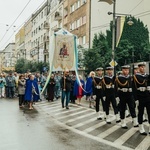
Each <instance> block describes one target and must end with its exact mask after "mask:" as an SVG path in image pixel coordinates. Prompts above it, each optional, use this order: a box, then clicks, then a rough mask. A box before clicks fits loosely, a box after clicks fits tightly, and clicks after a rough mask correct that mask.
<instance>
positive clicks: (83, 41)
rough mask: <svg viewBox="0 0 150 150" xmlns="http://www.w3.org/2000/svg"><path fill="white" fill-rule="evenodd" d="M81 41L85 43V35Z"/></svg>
mask: <svg viewBox="0 0 150 150" xmlns="http://www.w3.org/2000/svg"><path fill="white" fill-rule="evenodd" d="M82 43H83V44H85V43H86V36H83V37H82Z"/></svg>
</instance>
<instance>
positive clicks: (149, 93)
mask: <svg viewBox="0 0 150 150" xmlns="http://www.w3.org/2000/svg"><path fill="white" fill-rule="evenodd" d="M149 81H150V80H149V76H148V75H147V74H141V73H137V74H136V75H134V76H133V88H134V97H135V98H136V100H140V101H143V102H146V101H150V90H149V87H150V84H149Z"/></svg>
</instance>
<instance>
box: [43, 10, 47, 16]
mask: <svg viewBox="0 0 150 150" xmlns="http://www.w3.org/2000/svg"><path fill="white" fill-rule="evenodd" d="M46 15H47V8H45V9H44V16H46Z"/></svg>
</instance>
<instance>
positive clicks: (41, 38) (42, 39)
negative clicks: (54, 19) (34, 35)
mask: <svg viewBox="0 0 150 150" xmlns="http://www.w3.org/2000/svg"><path fill="white" fill-rule="evenodd" d="M42 42H43V35H41V43H42Z"/></svg>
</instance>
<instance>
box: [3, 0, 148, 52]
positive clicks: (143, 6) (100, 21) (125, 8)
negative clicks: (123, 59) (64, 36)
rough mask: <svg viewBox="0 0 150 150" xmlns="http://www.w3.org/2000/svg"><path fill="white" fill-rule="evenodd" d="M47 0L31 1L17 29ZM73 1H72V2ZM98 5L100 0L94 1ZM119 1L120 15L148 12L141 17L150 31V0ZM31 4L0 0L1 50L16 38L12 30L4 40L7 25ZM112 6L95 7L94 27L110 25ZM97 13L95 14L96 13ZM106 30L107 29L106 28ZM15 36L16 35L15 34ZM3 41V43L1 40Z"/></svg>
mask: <svg viewBox="0 0 150 150" xmlns="http://www.w3.org/2000/svg"><path fill="white" fill-rule="evenodd" d="M44 1H46V0H31V2H30V3H29V5H28V6H27V8H26V9H25V10H24V12H23V13H22V14H21V16H20V17H19V18H18V19H17V21H16V22H15V23H14V25H15V26H16V29H17V28H18V27H19V26H20V25H21V24H23V23H24V22H25V21H26V20H27V18H29V17H30V15H31V14H32V13H33V12H34V11H35V10H36V9H37V8H38V7H39V6H40V5H41V4H42V3H43V2H44ZM70 1H71V0H70ZM92 1H94V2H95V4H96V3H97V1H98V0H92ZM116 1H117V10H116V12H119V13H131V14H132V15H136V14H138V13H142V12H146V11H149V12H147V15H145V16H142V17H140V19H141V20H142V21H143V22H144V24H145V25H148V27H149V30H150V7H149V6H150V0H116ZM28 2H29V0H0V50H3V49H4V48H5V46H7V44H8V43H10V42H14V36H13V37H12V38H11V39H10V40H8V39H9V38H10V35H12V34H13V33H14V30H15V28H13V27H12V28H10V29H9V31H8V32H7V34H6V36H5V37H4V38H3V36H4V34H5V33H6V30H7V28H8V27H6V24H8V25H11V24H12V23H13V22H14V20H15V19H16V18H17V16H18V15H19V13H20V12H21V11H22V9H23V8H24V7H25V5H26V4H27V3H28ZM111 9H112V5H109V4H106V3H98V4H96V5H95V6H94V9H93V10H92V11H93V13H94V17H92V18H96V19H97V21H96V23H94V24H93V25H92V27H95V26H101V25H104V24H108V23H109V22H110V20H111V19H112V16H108V15H107V12H108V11H111ZM94 11H95V12H94ZM104 29H105V28H104ZM92 30H94V32H99V30H103V29H101V27H100V28H96V29H94V28H92ZM14 35H15V34H14ZM2 38H3V40H2V41H1V39H2Z"/></svg>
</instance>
